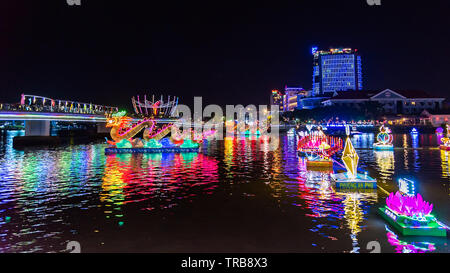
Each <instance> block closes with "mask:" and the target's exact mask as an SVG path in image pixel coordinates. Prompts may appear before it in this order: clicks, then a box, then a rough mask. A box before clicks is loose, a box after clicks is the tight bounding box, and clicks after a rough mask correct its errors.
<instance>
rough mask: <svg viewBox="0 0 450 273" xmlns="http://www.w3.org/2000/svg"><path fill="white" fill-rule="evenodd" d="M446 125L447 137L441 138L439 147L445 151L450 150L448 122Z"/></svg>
mask: <svg viewBox="0 0 450 273" xmlns="http://www.w3.org/2000/svg"><path fill="white" fill-rule="evenodd" d="M445 127H446V134H445V137H443V138H441V142H442V144H441V145H440V146H439V148H440V149H441V150H443V151H450V130H449V127H448V124H447V125H446V126H445Z"/></svg>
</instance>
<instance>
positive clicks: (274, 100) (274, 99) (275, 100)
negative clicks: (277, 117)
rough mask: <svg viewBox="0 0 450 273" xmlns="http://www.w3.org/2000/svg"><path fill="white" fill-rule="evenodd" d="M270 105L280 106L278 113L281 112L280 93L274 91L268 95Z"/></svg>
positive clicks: (281, 97)
mask: <svg viewBox="0 0 450 273" xmlns="http://www.w3.org/2000/svg"><path fill="white" fill-rule="evenodd" d="M270 105H278V106H280V111H283V94H281V92H280V91H278V90H276V89H274V90H272V93H271V94H270Z"/></svg>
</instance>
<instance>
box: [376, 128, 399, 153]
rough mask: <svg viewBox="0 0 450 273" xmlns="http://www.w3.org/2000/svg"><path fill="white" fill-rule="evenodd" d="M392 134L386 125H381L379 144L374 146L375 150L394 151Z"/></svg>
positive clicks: (378, 137)
mask: <svg viewBox="0 0 450 273" xmlns="http://www.w3.org/2000/svg"><path fill="white" fill-rule="evenodd" d="M392 140H393V137H392V134H391V130H390V129H389V128H388V127H385V126H384V125H381V127H380V132H379V133H378V135H377V141H378V142H377V143H375V144H373V148H374V149H375V150H383V151H386V150H393V149H394V145H393V144H392Z"/></svg>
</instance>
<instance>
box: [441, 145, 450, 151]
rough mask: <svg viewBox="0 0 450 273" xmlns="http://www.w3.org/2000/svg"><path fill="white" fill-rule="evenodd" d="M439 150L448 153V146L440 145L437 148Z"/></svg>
mask: <svg viewBox="0 0 450 273" xmlns="http://www.w3.org/2000/svg"><path fill="white" fill-rule="evenodd" d="M439 149H441V150H443V151H450V146H445V145H441V146H439Z"/></svg>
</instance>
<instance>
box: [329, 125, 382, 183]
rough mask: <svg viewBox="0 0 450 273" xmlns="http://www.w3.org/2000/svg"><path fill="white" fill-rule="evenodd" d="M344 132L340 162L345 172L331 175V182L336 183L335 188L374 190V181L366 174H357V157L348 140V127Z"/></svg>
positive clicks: (375, 181)
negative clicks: (343, 145)
mask: <svg viewBox="0 0 450 273" xmlns="http://www.w3.org/2000/svg"><path fill="white" fill-rule="evenodd" d="M345 131H346V133H347V139H346V140H345V147H344V152H343V153H342V162H344V166H345V169H346V170H347V172H345V173H336V174H332V175H331V178H332V180H333V181H334V182H335V183H336V188H341V189H342V188H345V189H361V188H362V189H376V187H377V180H376V179H373V178H372V177H370V176H369V175H368V174H367V172H366V173H364V174H360V173H358V162H359V156H358V153H357V152H356V150H355V148H354V147H353V144H352V141H351V139H350V127H349V126H348V125H347V126H346V128H345Z"/></svg>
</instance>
